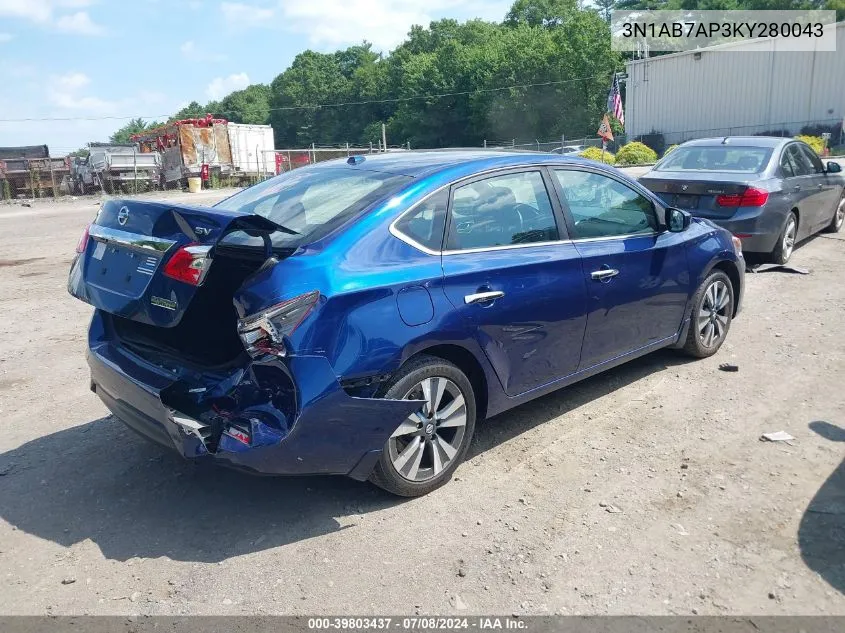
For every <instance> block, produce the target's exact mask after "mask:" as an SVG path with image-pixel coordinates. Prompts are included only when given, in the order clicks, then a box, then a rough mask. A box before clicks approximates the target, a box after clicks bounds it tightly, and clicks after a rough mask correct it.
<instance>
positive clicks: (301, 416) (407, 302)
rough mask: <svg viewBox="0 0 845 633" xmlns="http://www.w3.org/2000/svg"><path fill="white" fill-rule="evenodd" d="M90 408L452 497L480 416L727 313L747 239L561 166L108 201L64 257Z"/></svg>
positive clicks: (290, 463) (709, 343)
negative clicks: (81, 336)
mask: <svg viewBox="0 0 845 633" xmlns="http://www.w3.org/2000/svg"><path fill="white" fill-rule="evenodd" d="M77 253H78V255H77V257H76V258H75V260H74V261H73V264H72V266H71V270H70V277H69V281H68V288H69V291H70V292H71V294H73V295H74V296H75V297H78V298H79V299H81V300H83V301H86V302H88V303H90V304H92V305H93V306H94V307H95V311H94V316H93V319H92V321H91V326H90V331H89V336H88V363H89V365H90V367H91V389H92V390H93V391H94V392H95V393H96V394H97V395H98V396H99V397H100V398H101V399H102V401H103V402H104V403H105V405H106V406H107V407H108V408H109V409H110V410H111V411H112V412H113V413H114V415H115V417H116V418H118V419H120V420H121V421H122V422H123V423H125V424H126V425H127V426H129V427H130V428H131V429H133V430H135V431H137V432H138V433H139V434H141V435H143V436H145V437H147V438H149V439H151V440H154V441H156V442H158V443H160V444H163V445H165V446H169V447H171V448H175V449H176V450H177V451H179V452H180V453H182V454H183V455H184V456H185V457H188V458H197V459H213V460H216V461H218V462H221V463H224V464H226V465H229V466H232V467H235V468H240V469H243V470H246V471H250V472H256V473H266V474H285V475H300V474H315V473H324V474H340V475H348V476H350V477H353V478H356V479H359V480H367V479H369V480H370V481H372V482H373V483H375V484H376V485H378V486H381V487H382V488H385V489H387V490H389V491H390V492H393V493H395V494H399V495H405V496H416V495H422V494H425V493H427V492H429V491H431V490H433V489H435V488H437V487H438V486H440V485H442V484H443V483H445V482H446V481H448V480H449V478H450V477H451V476H452V474H453V473H454V471H455V469H456V468H457V467H458V465H459V464H460V462H461V460H462V459H463V458H464V456H465V454H466V451H467V448H468V447H469V444H470V442H471V440H472V436H473V431H474V430H475V425H476V423H477V422H478V421H480V420H483V419H484V418H487V417H490V416H493V415H496V414H498V413H501V412H502V411H505V410H507V409H510V408H511V407H514V406H517V405H519V404H522V403H524V402H526V401H528V400H531V399H533V398H536V397H539V396H542V395H544V394H547V393H549V392H551V391H554V390H556V389H559V388H561V387H565V386H567V385H570V384H572V383H574V382H576V381H578V380H581V379H583V378H586V377H588V376H591V375H594V374H596V373H598V372H601V371H603V370H605V369H609V368H611V367H614V366H616V365H619V364H621V363H624V362H625V361H628V360H630V359H633V358H636V357H638V356H642V355H643V354H647V353H649V352H652V351H654V350H657V349H660V348H663V347H675V348H678V349H681V350H683V351H685V352H686V353H688V354H691V355H693V356H696V357H699V358H703V357H707V356H711V355H712V354H715V353H716V352H717V351H718V349H719V348H720V347H721V345H722V344H723V343H724V341H725V337H726V336H727V334H728V332H729V330H730V326H731V320H732V319H733V318H734V317H735V316H736V314H737V311H738V310H739V306H740V302H741V298H742V293H743V279H744V271H745V263H744V260H743V256H742V252H741V247H740V243H739V240H738V239H737V238H735V237H733V236H732V235H731V234H730V233H729V232H727V231H725V230H724V229H721V228H719V227H717V226H716V225H714V224H713V223H711V222H710V221H709V220H706V219H695V218H691V216H690V215H689V214H687V213H685V212H684V211H681V210H678V209H674V208H667V207H665V206H664V205H663V203H662V202H661V201H660V199H658V198H657V197H655V196H654V195H653V194H652V193H651V192H649V191H648V190H647V189H645V188H643V187H641V186H640V185H639V184H637V183H636V182H634V181H633V180H630V179H629V178H627V177H625V176H624V175H622V174H621V173H619V172H618V171H616V170H614V169H612V168H608V167H605V166H603V165H600V164H598V163H593V162H589V161H585V160H581V159H578V158H570V157H565V156H561V155H555V154H533V153H531V154H528V153H506V152H489V151H485V152H482V151H436V152H434V151H433V152H403V153H395V154H381V155H368V156H356V157H351V158H349V159H342V160H337V161H329V162H325V163H321V164H319V165H316V166H312V167H306V168H302V169H297V170H295V171H292V172H289V173H286V174H283V175H281V176H277V177H275V178H272V179H270V180H267V181H265V182H262V183H261V184H258V185H255V186H253V187H251V188H249V189H245V190H244V191H241V192H240V193H237V194H235V195H234V196H232V197H230V198H228V199H226V200H223V201H222V202H220V203H219V204H217V205H216V206H214V207H208V208H205V207H191V206H185V205H176V204H170V203H164V202H142V201H137V200H110V201H108V202H106V203H105V204H103V205H102V207H101V208H100V211H99V212H98V213H97V216H96V218H95V219H94V221H93V222H92V223H91V225H90V226H89V227H88V228H87V229H86V231H85V232H84V234H83V235H82V238H81V239H80V241H79V245H78V247H77Z"/></svg>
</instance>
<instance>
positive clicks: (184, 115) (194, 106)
mask: <svg viewBox="0 0 845 633" xmlns="http://www.w3.org/2000/svg"><path fill="white" fill-rule="evenodd" d="M208 111H209V110H208V106H202V105H200V104H199V103H197V102H196V101H191V102H190V103H189V104H188V105H186V106H185V107H184V108H182V109H181V110H179V112H177V113H176V114H174V115H173V116H172V117H170V118H169V119H168V122H169V121H180V120H182V119H201V118H202V117H204V116H205V115H206V114H208Z"/></svg>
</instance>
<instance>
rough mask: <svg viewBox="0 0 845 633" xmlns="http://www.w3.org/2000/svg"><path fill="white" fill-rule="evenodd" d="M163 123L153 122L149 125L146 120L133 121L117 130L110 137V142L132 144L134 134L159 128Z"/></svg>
mask: <svg viewBox="0 0 845 633" xmlns="http://www.w3.org/2000/svg"><path fill="white" fill-rule="evenodd" d="M159 125H161V123H158V122H151V123H147V122H146V121H144V119H140V118H138V119H132V120H131V121H129V123H127V124H126V125H124V126H123V127H122V128H120V129H119V130H117V131H116V132H115V133H114V134H112V135H111V136H110V137H109V141H110V142H112V143H131V142H132V139H131V136H132V135H133V134H140V133H141V132H143V131H144V130H148V129H150V128H154V127H158V126H159Z"/></svg>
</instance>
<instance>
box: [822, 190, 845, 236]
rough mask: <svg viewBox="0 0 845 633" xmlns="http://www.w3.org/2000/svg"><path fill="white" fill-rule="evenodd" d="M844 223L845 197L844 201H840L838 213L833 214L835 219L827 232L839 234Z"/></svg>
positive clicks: (828, 226)
mask: <svg viewBox="0 0 845 633" xmlns="http://www.w3.org/2000/svg"><path fill="white" fill-rule="evenodd" d="M843 223H845V195H843V196H842V199H841V200H840V201H839V206H837V207H836V213H834V214H833V219H831V221H830V224H828V225H827V228H826V229H825V232H827V233H839V230H840V229H841V228H842V224H843Z"/></svg>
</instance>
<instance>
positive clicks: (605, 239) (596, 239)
mask: <svg viewBox="0 0 845 633" xmlns="http://www.w3.org/2000/svg"><path fill="white" fill-rule="evenodd" d="M658 235H660V233H658V232H657V231H652V232H651V233H628V234H626V235H606V236H604V237H581V238H577V239H574V240H572V241H573V242H574V243H576V244H580V243H581V242H609V241H611V240H627V239H628V238H631V237H657V236H658Z"/></svg>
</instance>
